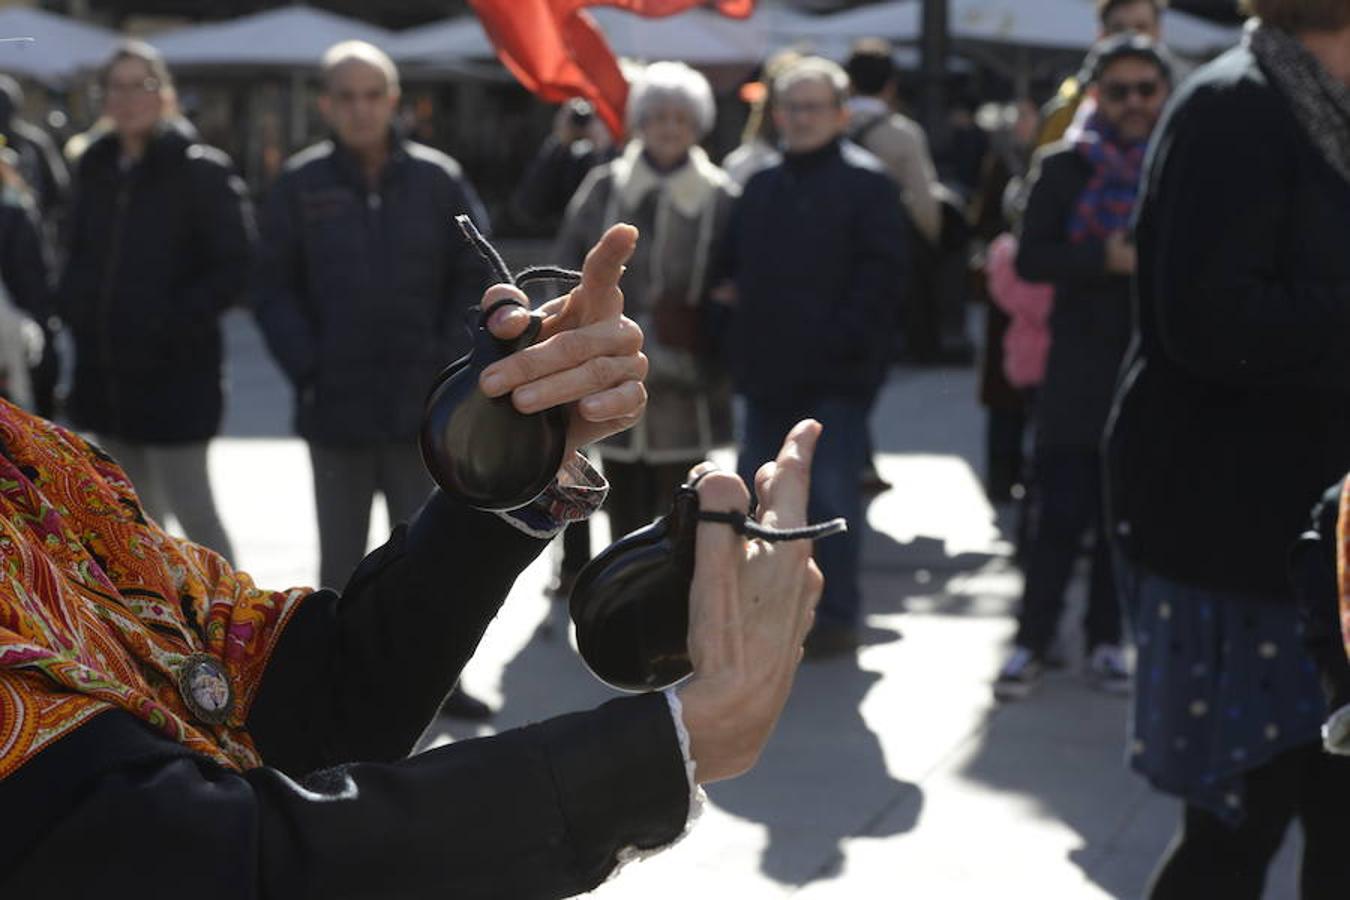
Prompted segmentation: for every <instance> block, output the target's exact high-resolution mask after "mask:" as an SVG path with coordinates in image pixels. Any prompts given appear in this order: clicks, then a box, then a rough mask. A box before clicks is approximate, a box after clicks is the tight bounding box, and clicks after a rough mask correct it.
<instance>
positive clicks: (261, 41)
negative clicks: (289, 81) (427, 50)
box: [153, 6, 393, 69]
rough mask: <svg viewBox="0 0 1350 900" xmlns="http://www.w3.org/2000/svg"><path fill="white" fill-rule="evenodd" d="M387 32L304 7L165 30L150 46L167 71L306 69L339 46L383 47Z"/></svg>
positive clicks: (388, 33)
mask: <svg viewBox="0 0 1350 900" xmlns="http://www.w3.org/2000/svg"><path fill="white" fill-rule="evenodd" d="M392 39H393V32H391V31H387V30H385V29H383V28H380V27H378V26H375V25H371V24H369V23H367V22H362V21H361V20H359V19H349V18H347V17H346V16H339V15H337V14H336V13H331V12H327V11H325V10H322V9H314V8H312V7H308V6H285V7H281V8H279V9H270V10H266V11H264V12H260V13H254V14H252V15H247V16H241V17H239V18H237V19H230V20H228V21H224V22H209V23H206V24H202V25H192V26H188V27H186V28H180V29H178V30H177V31H171V32H169V33H167V34H165V35H163V36H160V37H156V38H155V39H154V41H153V43H154V45H155V46H156V47H158V48H159V51H160V52H161V53H163V54H164V58H165V60H166V61H167V62H168V63H169V65H170V66H172V67H176V68H184V67H244V66H263V67H272V68H291V69H295V68H306V67H314V66H317V65H318V64H319V60H320V58H321V57H322V56H323V53H324V51H325V50H327V49H328V48H329V47H331V46H333V45H334V44H336V43H338V42H339V41H346V40H362V41H368V42H370V43H372V44H375V45H376V46H380V47H383V46H386V45H387V44H388V43H389V42H390V41H391V40H392Z"/></svg>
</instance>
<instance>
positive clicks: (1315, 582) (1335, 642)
mask: <svg viewBox="0 0 1350 900" xmlns="http://www.w3.org/2000/svg"><path fill="white" fill-rule="evenodd" d="M1341 488H1342V483H1338V484H1336V485H1335V486H1333V487H1332V488H1331V489H1330V490H1328V491H1327V492H1326V493H1325V494H1323V495H1322V499H1321V500H1319V501H1318V502H1317V505H1316V506H1314V507H1313V511H1312V523H1311V525H1310V526H1309V529H1308V530H1307V531H1305V532H1303V536H1302V537H1301V538H1299V540H1298V543H1297V544H1296V545H1295V546H1294V552H1293V555H1292V557H1291V559H1290V575H1291V579H1292V581H1293V586H1294V596H1295V598H1296V599H1297V600H1298V604H1299V613H1300V616H1301V618H1302V621H1303V640H1304V644H1305V646H1307V648H1308V653H1309V655H1310V656H1312V658H1313V659H1314V660H1316V661H1317V669H1318V672H1319V673H1320V674H1321V678H1322V694H1323V696H1325V697H1326V701H1327V712H1328V714H1330V713H1333V712H1335V711H1336V710H1338V709H1340V708H1341V707H1343V706H1350V661H1347V660H1346V656H1345V641H1344V639H1343V638H1342V636H1341V617H1340V614H1339V612H1340V594H1341V589H1340V580H1339V579H1338V577H1337V573H1336V548H1337V546H1338V542H1337V539H1336V522H1337V519H1338V518H1339V514H1340V505H1341Z"/></svg>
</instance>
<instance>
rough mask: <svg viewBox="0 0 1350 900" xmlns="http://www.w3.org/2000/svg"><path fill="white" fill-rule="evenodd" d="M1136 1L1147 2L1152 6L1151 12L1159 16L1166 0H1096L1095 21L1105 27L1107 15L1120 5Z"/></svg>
mask: <svg viewBox="0 0 1350 900" xmlns="http://www.w3.org/2000/svg"><path fill="white" fill-rule="evenodd" d="M1136 3H1148V4H1149V5H1151V6H1152V7H1153V14H1154V15H1156V16H1161V15H1162V11H1163V10H1164V9H1166V8H1167V0H1097V21H1098V22H1100V23H1101V24H1102V26H1103V27H1105V26H1106V18H1107V16H1109V15H1111V13H1113V12H1115V11H1116V10H1118V9H1120V8H1121V7H1122V6H1133V5H1134V4H1136Z"/></svg>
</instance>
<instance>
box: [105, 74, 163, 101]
mask: <svg viewBox="0 0 1350 900" xmlns="http://www.w3.org/2000/svg"><path fill="white" fill-rule="evenodd" d="M159 88H160V84H159V79H158V78H142V79H140V80H139V81H108V82H105V83H104V85H103V88H102V91H103V95H104V96H105V97H135V96H138V95H141V94H158V93H159Z"/></svg>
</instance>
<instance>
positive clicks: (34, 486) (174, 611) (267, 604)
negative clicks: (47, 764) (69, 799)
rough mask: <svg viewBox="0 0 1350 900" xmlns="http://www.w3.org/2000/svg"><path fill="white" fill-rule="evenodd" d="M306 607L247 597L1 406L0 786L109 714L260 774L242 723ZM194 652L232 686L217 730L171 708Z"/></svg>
mask: <svg viewBox="0 0 1350 900" xmlns="http://www.w3.org/2000/svg"><path fill="white" fill-rule="evenodd" d="M308 594H309V589H307V588H297V589H293V590H290V591H287V592H284V593H277V592H271V591H263V590H259V589H258V588H257V587H255V586H254V584H253V582H252V580H251V579H250V578H249V576H248V575H246V574H244V573H242V572H235V571H234V570H233V569H231V568H230V566H229V564H227V563H226V562H225V560H224V559H223V558H221V557H220V556H219V555H218V554H216V553H214V552H213V551H211V550H208V549H206V548H204V547H199V546H197V545H195V544H192V543H190V542H188V541H185V540H180V539H178V538H175V537H172V536H170V535H168V534H166V533H165V532H164V531H163V530H162V529H161V528H160V527H159V526H158V525H156V524H155V523H154V522H151V521H148V520H147V519H146V518H145V515H144V513H143V512H142V510H141V505H140V501H139V500H138V499H137V497H136V493H135V490H134V489H133V487H132V485H131V483H130V481H129V480H128V478H127V476H126V473H125V472H123V471H122V469H121V468H120V467H119V466H118V465H117V463H116V462H114V461H113V460H112V459H111V458H110V457H108V456H107V455H106V454H104V453H103V452H102V451H100V450H99V449H98V448H97V447H96V446H94V445H93V444H91V443H89V442H87V441H85V440H84V439H83V438H81V437H79V436H78V435H75V434H73V433H71V432H69V431H66V430H65V429H62V428H60V427H58V426H56V425H53V424H51V423H50V422H47V421H45V420H43V419H40V418H37V417H36V416H33V415H30V414H29V413H26V412H24V411H23V410H21V409H19V408H17V407H15V406H13V405H11V404H9V403H6V402H4V401H0V779H3V778H5V777H6V776H8V775H9V774H10V773H12V772H14V771H15V770H16V769H18V768H19V767H20V766H22V765H23V764H24V763H25V762H27V761H28V760H29V759H31V758H33V757H34V756H35V755H36V754H38V753H39V752H41V751H42V750H43V748H45V747H47V746H50V745H51V744H52V743H54V742H55V741H57V740H59V739H60V738H61V737H63V736H64V735H67V734H69V733H71V732H72V731H74V730H75V729H77V728H79V727H80V726H81V725H83V724H85V723H86V722H88V721H89V720H90V719H92V718H93V717H94V716H97V715H99V714H100V713H103V712H106V711H108V710H113V709H120V710H123V711H125V712H128V713H130V714H132V715H134V716H136V717H137V718H138V719H141V720H142V721H144V722H146V723H147V724H149V725H150V726H151V727H153V728H155V729H157V730H158V731H160V732H162V733H163V734H165V735H167V736H168V737H170V738H172V739H173V740H175V741H178V742H179V743H181V744H183V745H184V746H186V747H188V748H189V749H191V750H193V751H196V752H198V753H201V754H202V755H204V756H207V757H209V758H211V759H213V760H215V761H216V762H217V763H219V764H220V765H222V766H226V767H228V768H231V769H235V770H244V769H249V768H253V767H256V766H258V765H259V764H260V760H259V758H258V754H257V751H256V749H255V748H254V746H253V742H252V741H251V740H250V738H249V736H248V734H247V732H246V731H245V729H244V722H245V720H246V719H247V716H248V710H249V706H250V704H251V702H252V700H253V697H254V696H255V694H256V692H257V689H258V685H259V682H260V680H261V677H262V674H263V670H264V668H265V667H266V665H267V660H268V658H269V656H270V654H271V652H272V650H273V649H274V648H275V646H276V644H277V641H278V639H279V638H280V636H281V632H282V629H283V628H284V627H285V625H286V623H287V621H288V620H289V618H290V616H291V615H292V614H293V613H294V612H295V610H296V609H297V608H298V606H299V604H300V601H301V600H303V599H304V597H306V596H307V595H308ZM192 654H208V655H210V656H212V657H214V658H215V659H216V660H217V661H218V662H220V663H221V664H222V665H223V667H224V671H225V673H226V675H227V676H228V678H229V680H230V684H231V687H232V688H233V692H234V697H235V703H234V708H233V710H232V712H231V714H230V716H229V718H228V719H227V720H226V721H225V722H224V723H223V724H221V725H210V724H207V723H203V722H200V721H197V720H195V719H194V718H193V714H192V712H191V711H190V710H189V707H188V706H187V705H186V704H185V703H184V702H183V699H182V698H181V697H180V696H179V692H178V686H177V671H178V668H179V667H180V666H181V665H182V664H183V662H184V661H185V660H186V659H187V658H188V657H189V656H190V655H192Z"/></svg>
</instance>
